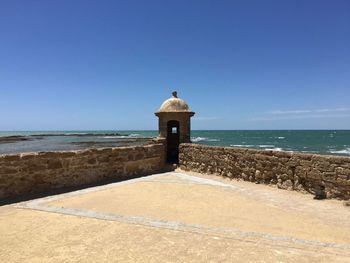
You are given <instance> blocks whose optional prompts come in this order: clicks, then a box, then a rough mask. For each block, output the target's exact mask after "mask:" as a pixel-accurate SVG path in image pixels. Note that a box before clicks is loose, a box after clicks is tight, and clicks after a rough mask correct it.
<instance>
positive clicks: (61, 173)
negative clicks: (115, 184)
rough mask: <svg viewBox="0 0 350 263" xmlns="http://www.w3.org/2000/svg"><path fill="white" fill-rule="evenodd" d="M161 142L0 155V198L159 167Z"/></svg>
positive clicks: (75, 184) (162, 160)
mask: <svg viewBox="0 0 350 263" xmlns="http://www.w3.org/2000/svg"><path fill="white" fill-rule="evenodd" d="M164 157H165V146H164V143H163V142H159V141H158V142H155V143H153V144H150V145H144V146H135V147H116V148H105V149H89V150H79V151H66V152H40V153H22V154H13V155H0V199H3V198H7V197H13V196H19V195H25V194H29V193H39V192H44V191H47V190H51V189H56V188H64V187H72V186H79V185H85V184H92V183H98V182H103V181H107V180H113V179H116V180H119V179H124V178H130V177H136V176H141V175H145V174H149V173H153V172H157V171H160V170H161V169H162V168H163V167H164V162H165V159H164Z"/></svg>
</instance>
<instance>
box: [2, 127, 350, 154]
mask: <svg viewBox="0 0 350 263" xmlns="http://www.w3.org/2000/svg"><path fill="white" fill-rule="evenodd" d="M112 133H119V134H120V135H118V136H106V135H103V134H112ZM40 134H57V135H60V136H48V137H46V136H44V139H41V140H34V141H21V142H11V143H0V153H10V152H26V151H45V150H68V149H75V148H76V147H77V146H72V145H71V142H86V141H101V142H105V143H108V141H116V140H117V141H120V142H123V140H126V139H130V138H142V137H147V138H152V137H156V136H157V135H158V131H155V130H154V131H142V130H135V131H115V130H112V131H28V132H0V137H4V136H14V135H18V136H31V135H40ZM63 134H65V135H70V136H62V135H63ZM81 134H85V135H94V134H95V136H91V137H89V136H84V137H81V136H79V135H81ZM96 134H97V135H98V136H96ZM99 134H101V136H99ZM191 140H192V142H193V143H198V144H207V145H220V146H232V147H245V148H255V149H263V150H275V151H293V152H304V153H317V154H332V155H344V156H350V130H217V131H215V130H207V131H204V130H203V131H202V130H194V131H192V132H191Z"/></svg>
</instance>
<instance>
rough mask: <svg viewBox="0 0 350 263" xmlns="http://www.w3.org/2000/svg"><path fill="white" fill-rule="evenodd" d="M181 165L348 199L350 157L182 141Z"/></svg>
mask: <svg viewBox="0 0 350 263" xmlns="http://www.w3.org/2000/svg"><path fill="white" fill-rule="evenodd" d="M179 162H180V163H179V164H180V168H181V169H183V170H187V171H194V172H199V173H206V174H216V175H221V176H226V177H230V178H237V179H242V180H245V181H250V182H258V183H263V184H272V185H276V186H277V187H278V188H282V189H288V190H296V191H302V192H309V193H312V194H315V195H316V196H318V197H320V198H322V195H326V196H324V197H327V198H338V199H344V200H347V199H350V157H341V156H323V155H312V154H301V153H288V152H277V151H262V150H254V149H241V148H233V147H216V146H206V145H196V144H181V145H180V154H179Z"/></svg>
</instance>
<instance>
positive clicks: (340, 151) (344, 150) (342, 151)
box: [329, 148, 350, 155]
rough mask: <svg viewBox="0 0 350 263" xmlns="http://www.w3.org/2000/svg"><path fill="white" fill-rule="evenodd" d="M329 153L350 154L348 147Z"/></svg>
mask: <svg viewBox="0 0 350 263" xmlns="http://www.w3.org/2000/svg"><path fill="white" fill-rule="evenodd" d="M329 152H330V153H340V154H347V155H350V148H346V149H343V150H339V151H329Z"/></svg>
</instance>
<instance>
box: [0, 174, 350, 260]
mask: <svg viewBox="0 0 350 263" xmlns="http://www.w3.org/2000/svg"><path fill="white" fill-rule="evenodd" d="M253 261H254V262H296V261H298V262H350V208H349V207H345V206H343V205H342V202H340V201H336V200H322V201H318V200H313V199H312V196H311V195H303V194H301V193H297V192H290V191H283V190H278V189H275V188H272V187H269V186H265V185H255V184H252V183H248V182H241V181H230V180H228V179H222V178H219V177H214V176H204V175H198V174H186V173H184V172H181V171H179V172H169V173H163V174H156V175H152V176H147V177H143V178H139V179H134V180H128V181H124V182H120V183H114V184H108V185H104V186H99V187H93V188H87V189H84V190H80V191H75V192H70V193H66V194H60V195H54V196H49V197H46V198H40V199H35V200H30V201H27V202H22V203H17V204H12V205H7V206H3V207H0V262H253Z"/></svg>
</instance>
